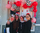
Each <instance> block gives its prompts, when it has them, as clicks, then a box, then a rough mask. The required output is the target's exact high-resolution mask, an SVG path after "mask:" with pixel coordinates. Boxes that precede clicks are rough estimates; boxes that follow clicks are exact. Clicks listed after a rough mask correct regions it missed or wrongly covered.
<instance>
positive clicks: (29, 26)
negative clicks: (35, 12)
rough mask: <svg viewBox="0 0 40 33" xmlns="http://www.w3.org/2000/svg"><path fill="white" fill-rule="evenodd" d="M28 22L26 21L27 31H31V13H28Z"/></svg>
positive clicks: (27, 32) (29, 32) (28, 32)
mask: <svg viewBox="0 0 40 33" xmlns="http://www.w3.org/2000/svg"><path fill="white" fill-rule="evenodd" d="M26 19H27V22H25V33H31V31H30V30H31V25H32V23H31V16H30V14H26Z"/></svg>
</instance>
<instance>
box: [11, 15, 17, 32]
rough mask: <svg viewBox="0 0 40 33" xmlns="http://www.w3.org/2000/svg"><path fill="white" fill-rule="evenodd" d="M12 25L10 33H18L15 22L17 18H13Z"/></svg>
mask: <svg viewBox="0 0 40 33" xmlns="http://www.w3.org/2000/svg"><path fill="white" fill-rule="evenodd" d="M11 20H12V21H11V23H10V33H17V32H16V22H15V16H14V15H13V17H12V18H11Z"/></svg>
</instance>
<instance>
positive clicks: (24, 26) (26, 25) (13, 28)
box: [6, 14, 32, 33]
mask: <svg viewBox="0 0 40 33" xmlns="http://www.w3.org/2000/svg"><path fill="white" fill-rule="evenodd" d="M26 19H27V21H24V16H22V15H21V16H20V17H19V15H18V14H15V15H11V17H10V19H9V20H8V21H7V23H6V33H7V31H8V30H7V28H9V32H10V33H31V26H32V22H31V16H30V14H26Z"/></svg>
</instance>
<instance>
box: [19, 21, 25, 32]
mask: <svg viewBox="0 0 40 33" xmlns="http://www.w3.org/2000/svg"><path fill="white" fill-rule="evenodd" d="M24 27H25V24H24V22H23V23H21V22H19V31H18V32H19V33H20V31H22V33H25V32H24Z"/></svg>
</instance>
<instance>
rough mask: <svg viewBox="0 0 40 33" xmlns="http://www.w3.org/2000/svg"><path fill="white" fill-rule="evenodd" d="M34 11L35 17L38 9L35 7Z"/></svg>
mask: <svg viewBox="0 0 40 33" xmlns="http://www.w3.org/2000/svg"><path fill="white" fill-rule="evenodd" d="M33 12H34V17H36V12H37V9H33Z"/></svg>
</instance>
